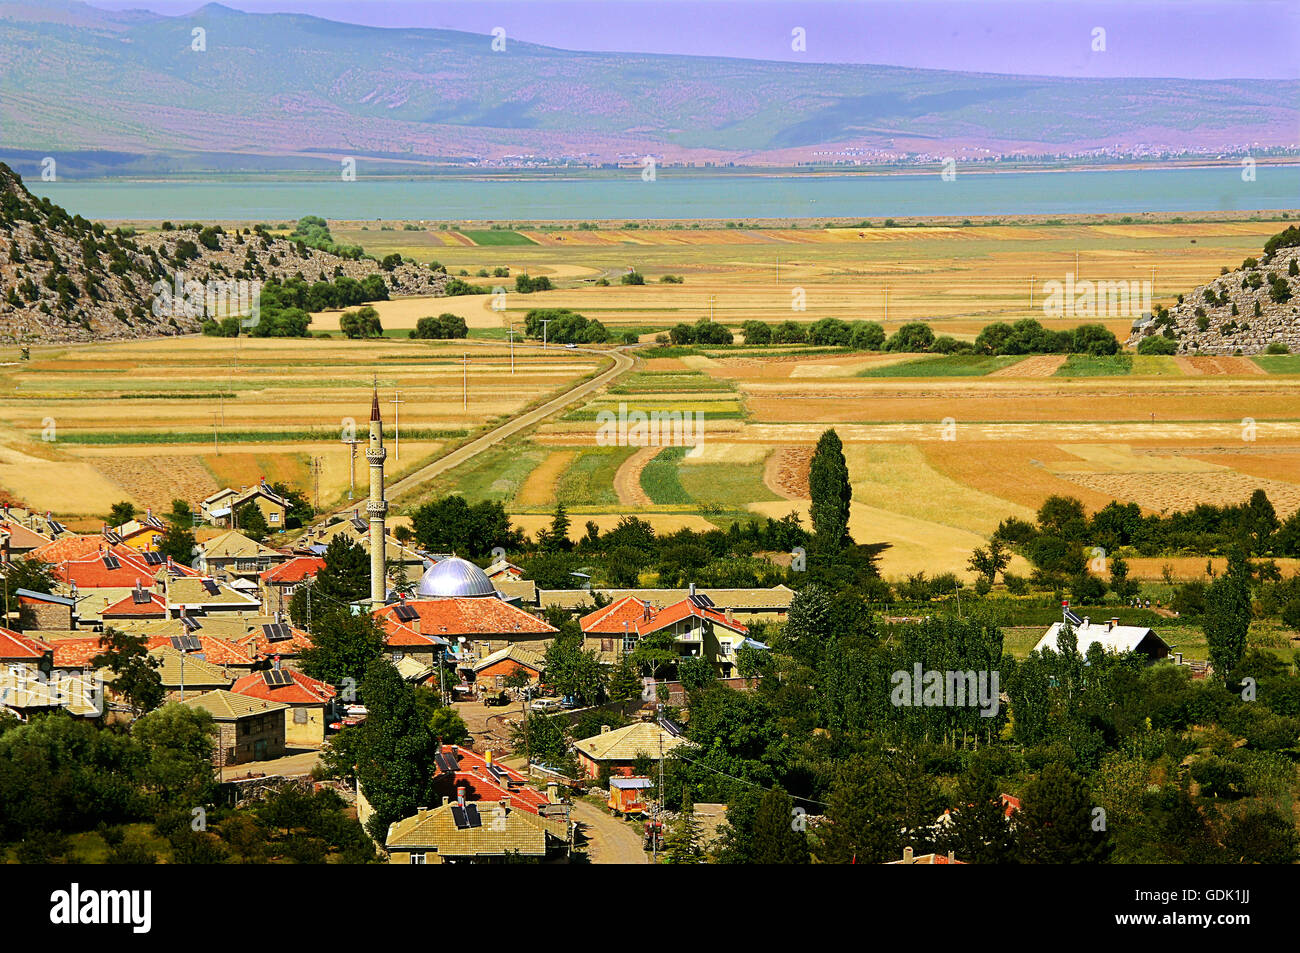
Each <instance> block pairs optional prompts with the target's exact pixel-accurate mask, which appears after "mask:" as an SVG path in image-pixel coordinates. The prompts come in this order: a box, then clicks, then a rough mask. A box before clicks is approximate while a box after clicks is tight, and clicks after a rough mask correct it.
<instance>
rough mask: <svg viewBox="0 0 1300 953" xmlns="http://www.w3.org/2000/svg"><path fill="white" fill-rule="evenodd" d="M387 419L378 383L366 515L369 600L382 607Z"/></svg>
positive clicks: (373, 399)
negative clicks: (368, 545)
mask: <svg viewBox="0 0 1300 953" xmlns="http://www.w3.org/2000/svg"><path fill="white" fill-rule="evenodd" d="M386 456H388V451H387V450H385V449H384V422H383V420H382V418H381V417H380V415H379V387H378V384H377V383H376V384H375V385H374V386H373V388H372V391H371V401H370V444H369V446H367V447H366V461H367V462H368V463H369V464H370V499H369V500H367V501H366V514H367V515H368V516H369V517H370V602H371V605H374V606H382V605H383V604H384V598H385V597H386V596H387V595H388V583H387V565H386V563H387V561H386V559H385V556H386V555H387V553H386V552H385V550H386V548H387V539H386V533H385V530H384V517H385V516H386V515H387V513H388V501H387V500H385V499H384V458H385V457H386Z"/></svg>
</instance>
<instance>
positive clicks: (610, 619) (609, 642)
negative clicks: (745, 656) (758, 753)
mask: <svg viewBox="0 0 1300 953" xmlns="http://www.w3.org/2000/svg"><path fill="white" fill-rule="evenodd" d="M578 624H579V626H580V627H581V628H582V634H583V637H584V638H583V643H584V647H585V648H587V649H589V650H593V651H596V652H598V653H600V655H601V657H602V659H604V660H605V661H611V662H612V661H614V660H616V659H617V658H618V656H619V654H620V653H630V652H633V651H635V650H636V647H637V645H639V644H640V643H641V642H642V641H643V640H644V639H646V638H648V637H649V636H651V635H655V634H657V633H663V632H667V633H669V634H670V635H671V636H672V641H673V646H674V647H675V649H676V651H677V653H678V654H679V655H680V656H681V657H682V658H692V657H694V658H706V659H708V660H709V661H711V662H712V663H713V664H714V666H715V667H716V668H717V670H718V674H719V675H721V677H723V678H730V677H731V674H732V670H733V668H734V666H735V664H736V651H737V650H738V649H739V648H740V647H741V646H743V645H750V646H754V647H763V648H766V646H763V645H762V643H760V642H754V641H753V640H752V639H750V638H749V629H748V627H747V626H745V625H744V624H743V623H741V622H738V621H736V619H735V617H734V616H733V615H732V614H731V613H730V612H723V611H722V610H719V609H718V608H717V607H716V606H714V605H713V603H712V601H711V600H709V599H708V597H706V596H702V595H699V594H697V593H696V592H695V587H694V586H691V588H690V591H689V593H688V594H687V596H686V598H685V599H682V600H680V601H679V602H674V603H672V604H671V605H668V606H664V607H662V608H660V607H657V606H654V605H652V604H651V603H649V602H646V601H644V600H642V599H638V598H636V597H635V596H625V597H623V598H622V599H619V600H618V601H617V602H612V603H610V604H609V605H607V606H604V607H602V608H600V609H596V610H595V611H594V612H589V613H587V614H586V615H584V616H583V617H582V618H581V619H579V620H578Z"/></svg>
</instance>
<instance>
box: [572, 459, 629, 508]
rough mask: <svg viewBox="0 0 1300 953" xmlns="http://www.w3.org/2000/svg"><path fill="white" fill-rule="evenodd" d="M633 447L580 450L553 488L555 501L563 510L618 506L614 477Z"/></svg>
mask: <svg viewBox="0 0 1300 953" xmlns="http://www.w3.org/2000/svg"><path fill="white" fill-rule="evenodd" d="M635 452H636V448H635V447H591V448H588V449H584V450H580V451H579V452H578V456H577V457H576V458H575V459H574V461H573V462H572V463H570V464H569V467H568V469H567V470H565V471H564V473H563V474H562V475H561V476H560V479H559V480H558V481H557V482H556V486H555V498H556V499H557V500H558V501H559V502H560V503H563V504H564V505H565V506H591V505H594V506H609V505H612V504H615V503H617V502H618V495H617V494H616V493H615V492H614V474H616V473H617V472H618V468H619V467H621V466H622V465H623V462H624V461H625V460H627V458H628V457H630V456H632V454H633V453H635Z"/></svg>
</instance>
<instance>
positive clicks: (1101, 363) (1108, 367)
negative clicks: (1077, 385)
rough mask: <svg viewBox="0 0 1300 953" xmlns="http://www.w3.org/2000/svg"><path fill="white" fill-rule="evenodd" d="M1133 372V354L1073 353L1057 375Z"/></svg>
mask: <svg viewBox="0 0 1300 953" xmlns="http://www.w3.org/2000/svg"><path fill="white" fill-rule="evenodd" d="M1131 373H1133V355H1132V354H1104V355H1098V354H1071V355H1070V356H1069V357H1067V358H1066V359H1065V363H1064V364H1062V365H1061V366H1060V368H1058V369H1057V371H1056V376H1057V377H1125V376H1127V375H1129V374H1131Z"/></svg>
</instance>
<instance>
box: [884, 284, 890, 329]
mask: <svg viewBox="0 0 1300 953" xmlns="http://www.w3.org/2000/svg"><path fill="white" fill-rule="evenodd" d="M885 320H886V321H888V320H889V284H888V283H886V284H885Z"/></svg>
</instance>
